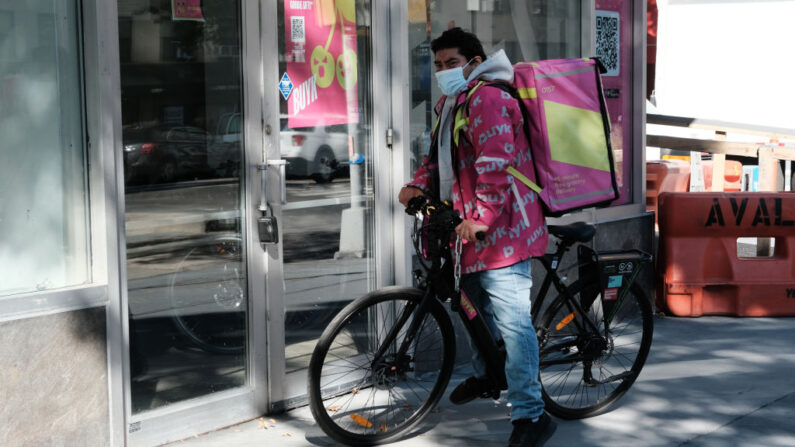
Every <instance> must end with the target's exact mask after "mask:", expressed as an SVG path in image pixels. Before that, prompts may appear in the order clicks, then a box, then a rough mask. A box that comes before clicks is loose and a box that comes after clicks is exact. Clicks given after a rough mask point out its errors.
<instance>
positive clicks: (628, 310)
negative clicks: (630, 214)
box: [537, 281, 654, 419]
mask: <svg viewBox="0 0 795 447" xmlns="http://www.w3.org/2000/svg"><path fill="white" fill-rule="evenodd" d="M568 290H569V292H570V293H571V295H572V296H573V297H574V299H576V300H578V302H580V303H584V309H583V310H584V311H585V315H581V314H580V313H579V312H577V311H576V309H575V308H574V306H573V305H572V304H571V303H570V302H569V301H568V299H567V298H566V296H565V295H560V296H558V297H557V298H556V299H555V300H554V301H553V302H552V304H551V305H550V307H549V308H548V310H547V311H546V312H545V313H544V316H543V317H542V319H541V323H540V324H539V327H538V328H537V331H538V335H539V361H540V368H539V372H540V378H541V385H542V394H543V398H544V402H545V404H546V410H547V411H548V412H550V413H551V414H553V415H555V416H557V417H559V418H563V419H580V418H585V417H590V416H595V415H597V414H600V413H603V412H605V411H606V410H607V409H608V408H609V407H610V406H611V405H612V404H613V403H615V402H616V401H617V400H618V399H619V398H620V397H621V396H622V395H623V394H624V393H626V392H627V390H629V388H630V386H632V383H633V382H634V381H635V379H636V378H637V377H638V374H640V370H641V369H642V368H643V364H644V363H645V362H646V357H647V355H648V353H649V349H650V347H651V340H652V332H653V325H654V322H653V319H652V310H651V304H650V303H649V300H648V298H647V297H646V294H645V293H643V291H642V290H641V288H640V287H639V286H638V285H637V284H633V285H632V286H631V287H630V289H629V290H628V291H627V293H626V295H625V296H624V297H623V299H622V300H621V301H620V302H618V301H603V300H602V295H601V294H598V295H597V296H596V299H595V300H593V295H592V293H593V290H594V289H593V284H591V283H585V282H581V281H577V282H575V283H574V284H572V286H571V287H569V289H568ZM589 291H590V292H589ZM591 300H592V301H591ZM605 312H607V314H608V316H611V315H612V316H613V317H612V319H610V321H609V325H608V326H607V330H605V328H606V324H605V320H604V314H605ZM585 319H588V320H590V321H591V322H592V323H593V325H594V326H595V327H596V328H598V330H599V333H598V334H596V333H594V331H593V329H592V328H591V326H589V325H587V323H586V322H585Z"/></svg>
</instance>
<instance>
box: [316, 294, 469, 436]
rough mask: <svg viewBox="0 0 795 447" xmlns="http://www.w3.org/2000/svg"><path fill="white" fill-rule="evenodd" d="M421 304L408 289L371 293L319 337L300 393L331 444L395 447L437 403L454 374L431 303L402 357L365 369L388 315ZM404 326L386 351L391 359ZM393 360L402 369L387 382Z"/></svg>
mask: <svg viewBox="0 0 795 447" xmlns="http://www.w3.org/2000/svg"><path fill="white" fill-rule="evenodd" d="M422 297H423V292H422V291H421V290H419V289H414V288H406V287H388V288H385V289H381V290H379V291H375V292H373V293H370V294H368V295H365V296H364V297H361V298H359V299H357V300H356V301H353V302H352V303H350V304H349V305H348V306H346V307H345V308H344V309H342V310H341V311H340V313H339V314H337V316H336V317H334V319H333V320H332V321H331V323H330V324H329V326H328V327H327V328H326V329H325V330H324V331H323V334H322V335H321V336H320V339H319V340H318V343H317V345H316V346H315V349H314V351H313V353H312V358H311V360H310V363H309V380H308V384H307V386H308V395H309V407H310V409H311V411H312V415H313V416H314V418H315V421H317V423H318V425H319V426H320V427H321V428H322V429H323V431H324V432H325V433H326V434H327V435H329V436H330V437H331V438H332V439H334V440H336V441H338V442H341V443H343V444H347V445H375V444H382V443H387V442H392V441H395V440H397V439H398V438H400V437H401V436H403V435H405V434H406V433H407V432H408V431H409V430H411V429H412V428H413V427H414V426H416V425H417V424H418V423H419V422H420V421H421V420H422V419H423V418H424V417H425V416H426V415H427V414H428V412H430V411H431V410H432V409H433V408H434V406H435V405H436V404H437V403H438V402H439V399H440V398H441V397H442V395H443V394H444V391H445V389H446V387H447V383H448V382H449V380H450V375H451V374H452V371H453V364H454V362H455V334H454V332H453V325H452V323H451V321H450V317H449V315H448V314H447V312H446V311H445V309H444V307H443V306H442V304H441V303H440V302H439V301H438V300H436V299H433V301H432V302H431V303H430V304H431V306H430V309H429V312H428V313H427V314H426V316H425V318H424V319H423V322H422V323H421V325H420V327H419V330H418V331H417V333H416V338H415V339H414V340H413V342H412V345H411V349H410V350H409V352H408V353H407V357H408V358H403V359H401V360H398V359H396V358H392V359H391V360H387V361H385V362H384V365H383V366H378V367H375V368H373V367H372V366H371V364H372V360H373V357H374V353H375V351H376V350H377V349H378V346H377V345H378V344H379V343H377V341H376V339H377V338H385V334H387V333H388V332H389V330H390V329H392V327H393V326H392V323H394V320H395V319H396V318H395V316H396V315H399V312H400V311H401V310H403V309H405V306H406V305H407V304H408V303H413V304H418V303H419V302H420V301H421V300H422ZM410 322H411V319H409V320H408V321H407V322H406V323H405V324H404V326H403V329H401V330H398V333H397V337H396V342H393V343H392V344H390V346H391V351H392V354H394V351H395V350H396V346H399V345H400V342H401V341H402V340H403V339H404V338H405V335H406V334H405V332H406V330H407V328H408V326H409V324H410ZM388 358H389V356H387V359H388ZM398 361H402V362H405V363H401V365H405V366H407V368H406V369H407V370H406V371H405V372H404V373H403V374H400V375H395V374H394V373H392V375H390V372H391V371H394V370H395V369H394V365H396V364H397V362H398ZM390 362H391V363H390ZM401 368H402V367H401ZM343 381H344V382H343ZM368 406H369V407H368Z"/></svg>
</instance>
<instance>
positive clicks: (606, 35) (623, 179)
mask: <svg viewBox="0 0 795 447" xmlns="http://www.w3.org/2000/svg"><path fill="white" fill-rule="evenodd" d="M595 5H596V11H595V13H596V17H595V19H596V23H595V25H596V26H595V42H594V44H595V47H596V48H595V52H594V55H595V56H598V57H599V58H600V59H601V60H602V64H603V65H604V66H605V68H606V69H607V73H605V74H603V75H602V82H603V87H604V91H605V97H606V98H605V102H606V103H607V110H608V113H609V114H610V124H611V128H612V129H611V130H612V131H611V140H612V142H613V149H614V152H613V155H614V158H615V162H616V181H617V183H618V189H619V197H618V200H616V201H615V202H613V206H615V205H621V204H625V203H630V202H632V196H631V194H630V186H631V183H632V126H633V121H634V118H633V114H632V101H633V92H632V76H633V74H632V49H633V41H632V8H633V6H632V5H633V2H627V1H624V0H596V3H595Z"/></svg>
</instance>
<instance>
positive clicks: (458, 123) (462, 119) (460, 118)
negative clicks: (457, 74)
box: [453, 81, 486, 146]
mask: <svg viewBox="0 0 795 447" xmlns="http://www.w3.org/2000/svg"><path fill="white" fill-rule="evenodd" d="M483 85H486V82H485V81H480V82H478V83H477V84H475V86H474V87H472V88H471V89H470V90H469V92H467V97H466V100H464V103H463V104H462V105H460V106H459V107H457V108H456V112H455V121H454V124H453V143H454V144H455V145H456V146H458V134H459V132H460V131H461V130H462V129H463V128H464V126H467V125H469V107H467V106H468V105H469V98H471V97H472V95H473V94H474V93H475V91H477V89H479V88H480V87H481V86H483ZM465 109H466V110H465Z"/></svg>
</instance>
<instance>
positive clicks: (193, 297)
mask: <svg viewBox="0 0 795 447" xmlns="http://www.w3.org/2000/svg"><path fill="white" fill-rule="evenodd" d="M242 256H243V255H242V242H241V239H240V238H239V237H235V236H231V237H221V238H219V239H218V240H216V241H213V242H212V243H207V244H205V245H201V246H198V247H193V248H191V249H190V250H189V251H188V253H187V254H185V255H184V256H183V257H182V260H180V262H179V264H178V265H177V269H176V271H175V272H174V273H172V274H171V277H170V279H169V286H168V298H169V302H170V304H171V308H172V309H173V315H172V317H171V319H172V321H173V323H174V325H175V326H176V328H177V329H178V330H179V333H180V335H182V337H183V338H184V339H185V340H187V341H188V342H190V343H191V344H192V345H194V346H196V347H198V348H200V349H202V350H204V351H206V352H211V353H214V354H241V353H243V352H245V347H246V346H245V343H246V312H245V304H246V303H245V300H246V292H245V289H244V287H245V277H244V276H243V274H241V273H240V272H241V266H242V265H243V261H242ZM202 259H204V260H214V259H220V260H221V261H222V262H221V264H222V267H220V268H219V267H216V269H215V270H210V271H199V272H192V271H191V270H190V268H189V267H188V266H189V264H190V261H196V260H202ZM230 266H231V268H230ZM183 276H184V277H183ZM213 280H215V281H217V283H216V284H215V285H214V287H209V285H210V284H211V281H213ZM181 287H188V288H190V287H192V288H194V289H195V290H191V293H190V294H188V295H186V296H182V295H181V294H180V293H179V291H178V290H177V289H179V288H181ZM212 302H214V303H215V304H216V306H217V307H218V309H217V310H218V311H217V312H209V313H194V312H195V311H194V309H195V308H196V307H197V306H198V305H200V304H209V303H212Z"/></svg>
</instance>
